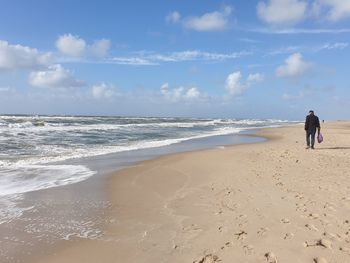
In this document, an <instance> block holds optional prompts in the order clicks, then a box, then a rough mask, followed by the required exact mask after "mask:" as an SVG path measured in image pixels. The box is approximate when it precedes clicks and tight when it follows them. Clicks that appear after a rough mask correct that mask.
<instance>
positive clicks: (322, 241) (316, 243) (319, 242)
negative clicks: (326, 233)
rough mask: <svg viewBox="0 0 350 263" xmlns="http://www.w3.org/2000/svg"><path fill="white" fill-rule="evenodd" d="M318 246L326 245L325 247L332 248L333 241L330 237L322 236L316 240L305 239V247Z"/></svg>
mask: <svg viewBox="0 0 350 263" xmlns="http://www.w3.org/2000/svg"><path fill="white" fill-rule="evenodd" d="M317 246H320V247H324V248H328V249H332V242H331V241H329V240H328V239H324V238H321V239H318V240H316V241H313V242H312V241H311V242H310V241H305V242H304V247H317Z"/></svg>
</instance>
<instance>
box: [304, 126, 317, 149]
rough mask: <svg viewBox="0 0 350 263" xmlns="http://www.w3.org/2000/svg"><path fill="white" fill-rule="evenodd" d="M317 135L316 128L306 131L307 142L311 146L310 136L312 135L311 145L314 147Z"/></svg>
mask: <svg viewBox="0 0 350 263" xmlns="http://www.w3.org/2000/svg"><path fill="white" fill-rule="evenodd" d="M315 135H316V130H312V131H306V144H307V146H310V137H311V147H314V145H315Z"/></svg>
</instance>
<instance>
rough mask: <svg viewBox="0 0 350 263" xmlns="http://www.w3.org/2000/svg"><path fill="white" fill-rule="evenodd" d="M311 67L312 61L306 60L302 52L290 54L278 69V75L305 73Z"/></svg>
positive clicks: (294, 75) (286, 75)
mask: <svg viewBox="0 0 350 263" xmlns="http://www.w3.org/2000/svg"><path fill="white" fill-rule="evenodd" d="M310 68H311V63H309V62H305V61H304V60H303V57H302V55H301V54H300V53H294V54H292V55H290V56H289V57H288V58H287V59H286V60H285V61H284V64H283V65H281V66H280V67H278V68H277V69H276V75H277V76H278V77H296V76H300V75H303V74H304V73H306V72H307V71H308V70H309V69H310Z"/></svg>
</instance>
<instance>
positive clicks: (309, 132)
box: [305, 110, 321, 149]
mask: <svg viewBox="0 0 350 263" xmlns="http://www.w3.org/2000/svg"><path fill="white" fill-rule="evenodd" d="M316 130H317V132H318V133H320V131H321V126H320V120H319V119H318V117H317V116H316V115H315V114H314V111H313V110H310V111H309V115H307V116H306V120H305V131H306V144H307V147H306V149H309V148H310V146H311V149H315V148H314V146H315V135H316ZM310 137H311V142H310Z"/></svg>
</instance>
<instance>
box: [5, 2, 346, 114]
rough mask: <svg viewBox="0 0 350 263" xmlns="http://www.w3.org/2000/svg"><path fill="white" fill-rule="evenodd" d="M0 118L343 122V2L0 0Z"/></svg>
mask: <svg viewBox="0 0 350 263" xmlns="http://www.w3.org/2000/svg"><path fill="white" fill-rule="evenodd" d="M0 17H1V23H0V113H2V114H4V113H8V114H14V113H26V114H68V115H69V114H82V115H142V116H189V117H227V118H282V119H291V120H298V119H303V118H304V115H305V114H306V113H307V111H308V110H309V109H314V110H315V111H316V113H317V114H318V115H319V116H320V118H322V119H349V113H350V112H349V110H348V109H349V108H350V84H349V77H348V75H349V74H348V68H349V66H350V65H349V59H347V58H349V57H350V56H349V55H350V1H349V0H308V1H307V0H260V1H228V0H226V1H214V0H212V1H203V0H201V1H199V0H198V1H194V0H193V1H160V0H157V1H155V0H150V1H136V0H130V1H78V0H76V1H63V0H61V1H58V0H55V1H39V0H37V1H34V0H28V1H16V0H11V1H10V0H3V1H1V9H0Z"/></svg>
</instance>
